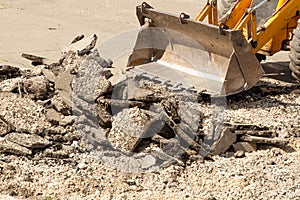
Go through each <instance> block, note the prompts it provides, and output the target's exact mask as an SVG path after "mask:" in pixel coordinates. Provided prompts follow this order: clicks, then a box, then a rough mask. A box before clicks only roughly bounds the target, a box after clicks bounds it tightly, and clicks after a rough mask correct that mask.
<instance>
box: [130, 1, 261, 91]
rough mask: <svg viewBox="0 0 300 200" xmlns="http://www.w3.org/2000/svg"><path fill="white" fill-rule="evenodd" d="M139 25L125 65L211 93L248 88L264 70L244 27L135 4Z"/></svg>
mask: <svg viewBox="0 0 300 200" xmlns="http://www.w3.org/2000/svg"><path fill="white" fill-rule="evenodd" d="M137 16H138V19H139V21H140V24H141V25H142V28H141V30H140V32H139V34H138V36H137V41H136V44H135V47H134V49H133V53H132V54H131V55H130V57H129V59H128V67H134V68H138V69H139V70H142V71H143V72H144V73H151V74H154V75H155V76H157V77H158V78H162V79H165V80H169V81H173V82H178V83H179V84H182V85H183V86H184V87H186V88H194V89H195V90H197V91H205V92H206V93H208V94H211V95H214V96H223V95H230V94H234V93H238V92H241V91H243V90H247V89H250V88H251V87H253V86H254V85H255V84H256V83H257V81H258V80H259V79H260V78H261V77H262V75H263V69H262V67H261V65H260V63H259V62H258V60H257V59H256V57H255V55H254V53H253V52H252V49H251V47H250V46H249V44H248V43H247V41H246V40H245V38H244V36H243V34H242V31H233V30H224V29H220V28H219V27H217V26H214V25H210V24H206V23H203V22H199V21H196V20H192V19H189V18H188V17H187V15H185V14H183V13H182V14H181V15H180V16H179V17H177V16H174V15H171V14H167V13H163V12H160V11H156V10H154V9H153V8H151V7H149V6H148V5H147V4H142V5H141V6H138V7H137Z"/></svg>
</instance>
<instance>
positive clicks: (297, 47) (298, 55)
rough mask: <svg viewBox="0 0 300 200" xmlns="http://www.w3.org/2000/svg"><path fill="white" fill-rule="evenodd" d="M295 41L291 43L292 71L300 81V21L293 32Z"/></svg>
mask: <svg viewBox="0 0 300 200" xmlns="http://www.w3.org/2000/svg"><path fill="white" fill-rule="evenodd" d="M293 34H294V35H293V39H292V41H291V51H290V54H289V57H290V69H291V70H292V76H293V77H294V78H295V79H297V80H298V81H300V20H299V21H298V25H297V28H296V29H295V30H294V31H293Z"/></svg>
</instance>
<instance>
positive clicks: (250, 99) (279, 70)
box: [227, 62, 300, 109]
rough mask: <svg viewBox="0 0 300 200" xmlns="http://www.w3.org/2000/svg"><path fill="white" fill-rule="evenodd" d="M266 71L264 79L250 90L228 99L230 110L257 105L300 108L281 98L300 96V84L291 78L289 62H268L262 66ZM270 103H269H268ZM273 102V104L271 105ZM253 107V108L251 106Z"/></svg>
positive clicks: (262, 106)
mask: <svg viewBox="0 0 300 200" xmlns="http://www.w3.org/2000/svg"><path fill="white" fill-rule="evenodd" d="M262 66H263V69H264V70H265V75H264V78H263V79H262V80H261V81H259V82H258V83H257V84H256V85H255V86H254V87H253V88H251V89H250V90H247V91H244V92H241V93H238V94H234V95H231V96H228V97H227V106H228V108H232V109H233V107H232V106H233V105H235V109H236V108H237V109H238V108H242V107H245V106H246V107H248V105H249V104H255V108H258V107H261V108H266V107H274V106H278V105H284V106H299V107H300V104H296V103H286V102H283V101H281V100H280V99H279V98H274V97H277V96H280V95H290V96H293V93H295V94H294V95H299V94H300V84H299V83H297V81H296V80H295V79H294V78H293V77H292V76H291V71H290V69H289V62H272V63H271V62H268V63H264V64H262ZM267 102H269V103H267ZM270 102H271V103H270ZM250 107H252V106H250Z"/></svg>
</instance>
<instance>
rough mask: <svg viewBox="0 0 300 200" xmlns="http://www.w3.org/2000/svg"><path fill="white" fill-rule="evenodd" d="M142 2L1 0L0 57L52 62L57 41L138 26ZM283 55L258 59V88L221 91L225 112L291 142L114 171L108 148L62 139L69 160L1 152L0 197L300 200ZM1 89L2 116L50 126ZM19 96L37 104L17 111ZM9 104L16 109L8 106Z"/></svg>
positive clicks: (294, 114) (180, 7) (291, 94)
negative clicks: (88, 149)
mask: <svg viewBox="0 0 300 200" xmlns="http://www.w3.org/2000/svg"><path fill="white" fill-rule="evenodd" d="M149 2H150V4H151V5H153V6H154V7H157V8H161V9H163V10H170V11H172V12H175V13H176V12H178V13H179V12H180V11H188V12H189V13H191V14H192V15H193V14H194V15H196V14H195V13H196V12H197V11H198V8H199V7H200V6H199V5H198V2H195V1H192V0H190V1H184V3H183V1H181V0H176V1H169V0H168V1H163V2H161V1H154V0H153V1H149ZM139 3H140V2H139V1H134V0H130V1H127V2H126V3H125V4H124V5H121V4H120V2H118V1H113V2H112V1H92V0H91V1H84V2H83V1H63V2H62V1H51V2H50V1H37V0H35V1H29V0H24V1H18V2H12V1H5V0H4V1H1V3H0V17H1V21H0V25H1V27H5V29H2V31H1V44H3V45H1V47H0V61H1V62H0V64H5V63H9V64H12V65H15V66H21V67H31V66H30V64H29V62H28V61H26V60H23V59H22V58H21V57H20V54H21V53H23V52H27V53H34V54H37V55H41V56H44V57H47V58H50V59H51V60H55V61H57V60H58V58H59V56H60V55H59V54H60V50H61V47H63V46H64V45H65V44H67V43H69V41H70V40H71V39H72V38H74V36H77V35H80V34H86V35H90V34H93V33H96V34H97V35H98V36H100V41H101V40H105V39H106V38H109V37H110V36H112V35H113V34H117V33H119V32H122V31H124V29H125V30H129V29H132V28H136V27H137V26H138V23H137V20H136V18H135V14H134V13H135V12H134V7H135V5H137V4H139ZM45 48H46V49H45ZM287 62H288V57H287V53H286V52H282V53H280V54H279V55H277V56H275V57H272V58H269V59H268V60H267V62H265V63H264V68H265V70H266V77H265V78H264V79H263V80H262V81H261V82H260V83H258V85H257V86H255V87H254V88H253V89H251V90H250V91H247V92H245V93H242V94H238V95H234V96H233V97H229V98H228V101H227V102H228V104H227V109H226V111H225V112H224V113H225V119H224V120H225V121H226V122H232V123H251V124H256V125H258V126H267V127H269V128H270V129H271V130H273V131H275V132H276V133H277V134H278V135H279V136H280V137H281V138H286V139H287V140H288V141H289V143H288V146H285V147H280V148H279V147H274V146H272V147H270V146H264V145H263V146H261V147H260V148H259V150H258V151H257V152H251V153H246V156H245V157H243V158H235V157H233V156H230V155H222V156H213V157H212V158H211V159H208V160H205V161H202V160H198V161H195V162H189V163H187V165H186V166H184V167H183V166H180V165H171V166H170V167H168V168H165V169H163V170H160V171H155V172H152V173H150V172H148V173H126V172H124V170H123V171H120V170H116V169H113V168H112V167H111V166H110V165H107V163H105V162H103V160H102V159H99V155H100V156H107V155H105V154H101V152H98V154H97V152H96V154H87V153H80V151H78V149H76V148H77V147H76V148H75V147H74V146H76V144H77V143H70V144H68V145H70V147H72V148H73V147H74V149H76V151H75V150H74V149H72V148H71V150H70V151H71V152H72V151H73V150H74V153H72V154H71V156H70V158H63V159H57V158H51V156H49V157H44V156H42V155H40V154H35V156H34V157H30V156H29V157H28V156H15V155H7V154H1V155H0V173H1V176H0V182H1V185H0V198H1V199H45V200H46V199H47V200H50V199H142V198H143V199H174V198H177V199H300V179H299V177H300V170H299V167H300V162H299V159H300V140H299V137H300V128H299V124H300V123H299V122H300V118H299V117H300V97H299V94H300V87H299V84H296V83H294V82H293V80H292V79H291V77H290V74H289V71H288V69H287V66H288V63H287ZM2 97H3V96H1V98H0V100H1V106H0V107H1V110H0V112H1V116H2V115H3V112H8V113H10V111H12V113H15V115H14V119H16V120H14V121H13V123H15V124H16V125H17V126H20V127H23V126H24V127H25V128H24V129H28V130H31V131H33V132H34V131H35V130H36V129H39V128H42V127H41V126H44V127H46V128H49V126H50V125H49V122H46V120H45V119H44V115H43V114H41V113H42V111H41V112H40V111H36V110H39V109H38V108H40V107H39V106H38V105H36V103H35V102H33V101H31V100H26V101H24V102H22V99H21V100H20V99H18V98H17V97H12V98H7V97H6V98H2ZM22 103H23V104H26V105H31V107H32V108H34V109H32V111H24V110H22V109H23V108H22ZM13 104H14V105H15V106H16V107H17V108H14V109H11V107H13V106H14V105H13ZM23 106H24V105H23ZM208 106H209V105H208ZM25 110H26V109H25ZM31 112H32V113H31ZM22 113H23V114H22ZM24 113H26V114H28V116H30V115H31V116H35V118H30V119H25V121H22V120H24V117H25V118H26V116H27V115H24ZM22 122H23V124H22ZM32 123H34V124H35V126H36V127H35V128H32V127H27V125H26V124H32ZM47 131H48V132H49V131H50V130H47ZM51 131H54V130H51ZM56 131H57V132H58V133H60V130H56ZM64 134H65V133H64ZM64 136H65V135H64ZM51 137H52V136H51ZM50 139H51V140H55V138H54V136H53V138H50ZM50 139H49V140H50ZM56 139H57V140H58V141H59V140H60V138H56ZM62 140H68V139H67V138H65V137H64V138H62ZM67 142H68V141H67ZM70 147H65V146H64V145H63V146H62V147H61V148H62V149H64V148H68V149H70ZM53 148H56V147H53ZM108 156H109V155H108ZM124 166H126V165H124ZM128 170H129V171H130V169H125V171H128Z"/></svg>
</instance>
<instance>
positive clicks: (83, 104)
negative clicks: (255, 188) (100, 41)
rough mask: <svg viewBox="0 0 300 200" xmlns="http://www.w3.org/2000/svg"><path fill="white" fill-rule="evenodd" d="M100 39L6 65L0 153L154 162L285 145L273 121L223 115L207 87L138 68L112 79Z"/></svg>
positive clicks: (0, 70)
mask: <svg viewBox="0 0 300 200" xmlns="http://www.w3.org/2000/svg"><path fill="white" fill-rule="evenodd" d="M96 41H97V36H96V35H94V36H92V37H89V38H84V37H83V36H80V37H77V38H76V39H75V40H74V41H72V42H71V44H70V45H69V46H68V47H67V48H66V49H64V51H63V56H62V58H61V59H60V60H59V62H57V63H51V64H47V63H46V59H44V58H41V57H38V56H32V55H29V54H23V57H25V58H27V59H30V60H31V61H32V62H33V64H34V65H35V67H34V68H33V69H30V70H29V69H26V70H24V69H20V68H17V67H13V66H8V65H5V66H0V91H1V93H0V111H1V113H0V152H1V153H7V154H15V155H24V156H35V155H39V156H47V157H55V158H68V157H71V156H72V154H74V153H76V152H84V151H113V152H117V154H118V155H117V156H116V157H118V156H119V155H120V154H121V155H131V154H133V153H136V154H138V153H141V154H142V155H144V158H147V159H146V160H147V162H143V165H145V166H146V167H150V166H151V165H154V164H155V163H156V162H163V161H166V160H170V159H171V160H172V161H174V162H179V163H181V161H182V160H183V161H187V160H195V159H203V158H205V157H209V156H210V155H225V156H235V157H243V156H245V152H251V151H256V150H257V149H258V147H259V145H262V144H264V145H276V146H285V145H286V144H287V140H285V139H282V138H279V137H278V135H277V134H276V133H275V132H274V131H272V130H270V129H269V128H268V127H260V126H257V125H251V124H238V123H237V124H235V123H229V122H228V123H226V122H223V121H222V118H221V119H219V118H218V116H219V115H222V109H221V110H219V109H220V108H219V107H222V106H218V105H212V104H211V103H210V100H208V99H209V98H207V97H205V95H203V94H201V93H193V92H188V91H184V90H178V91H177V90H176V91H175V90H174V89H172V90H171V89H170V88H168V87H167V86H166V85H161V84H158V83H156V82H155V81H151V80H147V79H144V78H141V77H140V76H138V75H131V76H128V75H124V79H123V80H121V81H120V82H118V83H116V84H113V83H112V82H111V81H110V77H112V76H113V74H112V72H111V70H110V68H111V67H112V62H111V61H110V60H104V59H103V58H101V57H100V55H99V52H98V51H97V49H95V48H94V47H95V44H96ZM223 106H224V105H223ZM214 116H217V117H214ZM144 160H145V159H144ZM149 160H150V161H149ZM149 162H150V164H149ZM147 163H148V164H147Z"/></svg>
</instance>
